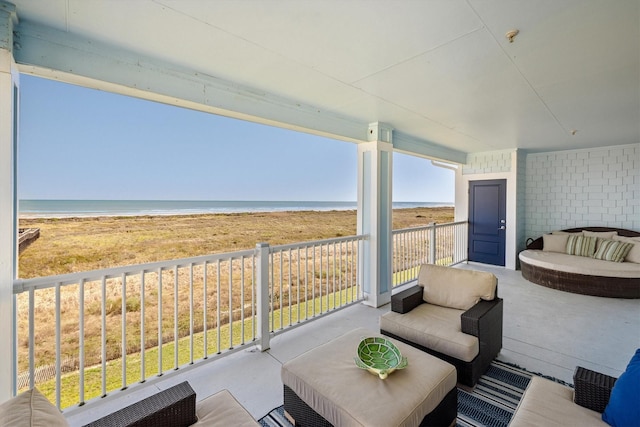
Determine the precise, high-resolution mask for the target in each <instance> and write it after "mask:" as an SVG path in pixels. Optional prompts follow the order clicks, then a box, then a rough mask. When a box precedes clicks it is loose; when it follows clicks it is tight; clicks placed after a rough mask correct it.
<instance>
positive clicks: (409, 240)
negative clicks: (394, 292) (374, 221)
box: [392, 221, 468, 287]
mask: <svg viewBox="0 0 640 427" xmlns="http://www.w3.org/2000/svg"><path fill="white" fill-rule="evenodd" d="M467 225H468V222H467V221H459V222H451V223H446V224H435V223H432V224H429V225H426V226H423V227H413V228H403V229H401V230H393V232H392V236H393V280H392V281H393V286H394V287H395V286H400V285H402V284H404V283H407V282H410V281H412V280H415V279H416V278H417V277H418V270H419V267H420V265H421V264H438V265H446V266H448V265H455V264H458V263H461V262H464V261H466V260H467V255H468V251H467V233H468V232H467V229H468V227H467Z"/></svg>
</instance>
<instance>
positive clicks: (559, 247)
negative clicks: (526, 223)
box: [542, 233, 569, 253]
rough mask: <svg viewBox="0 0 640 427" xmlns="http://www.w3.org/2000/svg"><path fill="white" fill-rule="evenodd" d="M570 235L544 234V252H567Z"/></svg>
mask: <svg viewBox="0 0 640 427" xmlns="http://www.w3.org/2000/svg"><path fill="white" fill-rule="evenodd" d="M567 240H569V234H568V233H565V234H544V235H543V236H542V250H543V251H545V252H560V253H566V252H567Z"/></svg>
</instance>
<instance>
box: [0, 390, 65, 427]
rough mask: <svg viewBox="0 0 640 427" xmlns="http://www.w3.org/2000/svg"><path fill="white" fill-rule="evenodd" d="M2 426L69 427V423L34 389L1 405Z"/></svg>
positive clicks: (0, 421)
mask: <svg viewBox="0 0 640 427" xmlns="http://www.w3.org/2000/svg"><path fill="white" fill-rule="evenodd" d="M0 426H12V427H23V426H24V427H68V426H69V423H68V422H67V419H66V418H65V417H64V416H63V415H62V414H61V413H60V411H59V410H58V408H56V407H55V406H54V405H53V404H51V402H49V400H48V399H47V398H46V397H44V395H43V394H42V393H40V392H39V391H38V390H37V389H32V390H27V391H25V392H24V393H21V394H19V395H18V396H16V397H14V398H12V399H9V400H8V401H6V402H4V403H3V404H2V405H0Z"/></svg>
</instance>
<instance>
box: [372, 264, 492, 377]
mask: <svg viewBox="0 0 640 427" xmlns="http://www.w3.org/2000/svg"><path fill="white" fill-rule="evenodd" d="M497 285H498V279H497V278H496V276H495V275H493V274H491V273H487V272H481V271H474V270H464V269H459V268H452V267H442V266H437V265H432V264H423V265H422V266H421V267H420V273H419V275H418V283H417V285H415V286H412V287H410V288H408V289H406V290H404V291H402V292H399V293H397V294H395V295H393V296H392V297H391V311H390V312H388V313H385V314H384V315H383V316H382V317H381V318H380V332H381V333H382V334H384V335H387V336H390V337H392V338H395V339H398V340H400V341H403V342H405V343H407V344H410V345H412V346H414V347H417V348H419V349H421V350H423V351H425V352H427V353H430V354H432V355H434V356H436V357H438V358H440V359H443V360H445V361H447V362H449V363H451V364H452V365H454V366H455V367H456V370H457V372H458V382H459V383H462V384H464V385H467V386H470V387H473V386H474V385H475V384H476V382H477V381H478V379H479V378H480V376H481V375H482V374H483V373H484V372H485V371H486V370H487V369H488V367H489V364H490V363H491V361H492V360H493V359H494V358H495V357H496V356H497V354H498V352H499V351H500V349H501V348H502V314H503V304H502V302H503V301H502V299H501V298H498V297H497ZM409 363H411V361H409Z"/></svg>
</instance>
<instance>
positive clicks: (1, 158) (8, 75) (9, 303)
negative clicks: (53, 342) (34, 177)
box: [0, 0, 18, 403]
mask: <svg viewBox="0 0 640 427" xmlns="http://www.w3.org/2000/svg"><path fill="white" fill-rule="evenodd" d="M16 23H17V17H16V11H15V6H14V5H12V4H10V3H7V2H4V1H1V0H0V236H2V237H1V238H0V325H1V326H0V360H2V361H3V362H2V363H0V403H1V402H4V401H6V400H7V399H9V398H10V397H11V396H13V394H14V390H15V379H14V375H13V373H14V368H15V357H14V356H15V323H14V310H15V305H14V303H13V301H14V298H13V279H14V275H15V271H16V263H17V242H16V240H17V239H16V221H17V218H16V217H17V215H16V208H17V200H16V182H15V173H16V171H15V162H16V157H15V156H16V145H17V132H18V130H17V123H18V122H17V103H18V89H17V80H18V72H17V68H16V64H15V61H14V59H13V28H14V25H15V24H16Z"/></svg>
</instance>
